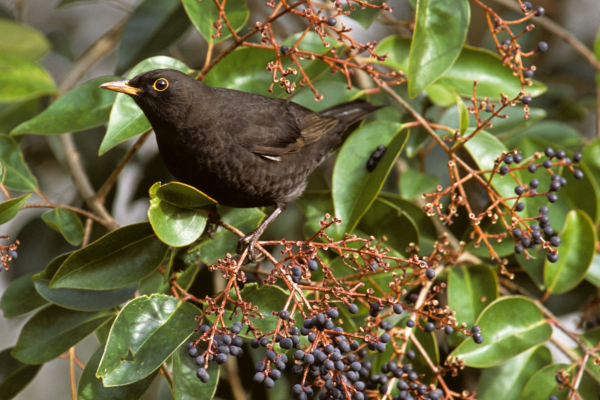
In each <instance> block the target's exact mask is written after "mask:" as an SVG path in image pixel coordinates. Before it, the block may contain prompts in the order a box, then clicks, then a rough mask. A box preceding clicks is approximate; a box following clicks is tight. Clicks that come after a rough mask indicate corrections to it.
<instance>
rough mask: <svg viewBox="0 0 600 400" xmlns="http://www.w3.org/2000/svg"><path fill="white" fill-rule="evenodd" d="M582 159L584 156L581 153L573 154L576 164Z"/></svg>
mask: <svg viewBox="0 0 600 400" xmlns="http://www.w3.org/2000/svg"><path fill="white" fill-rule="evenodd" d="M582 158H583V156H582V155H581V153H575V154H573V161H574V162H576V163H578V162H580V161H581V159H582Z"/></svg>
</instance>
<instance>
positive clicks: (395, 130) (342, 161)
mask: <svg viewBox="0 0 600 400" xmlns="http://www.w3.org/2000/svg"><path fill="white" fill-rule="evenodd" d="M407 138H408V131H401V130H400V124H398V123H394V122H389V121H377V122H371V123H369V124H365V125H363V126H362V127H360V128H359V129H357V130H356V131H354V132H353V133H352V134H351V135H350V137H349V138H348V139H347V140H346V141H345V142H344V144H343V146H342V148H341V150H340V153H339V155H338V157H337V159H336V162H335V166H334V169H333V177H332V184H331V186H332V189H333V205H334V208H335V216H336V217H338V218H340V219H341V220H342V223H341V224H340V225H337V226H336V229H337V232H338V233H337V237H338V238H339V237H343V235H344V233H345V232H351V231H352V230H353V229H354V227H355V226H356V224H357V223H358V221H359V220H360V219H361V217H362V216H363V214H364V213H365V212H366V211H367V209H368V208H369V206H370V205H371V204H372V203H373V201H374V200H375V198H376V197H377V194H378V193H379V191H380V190H381V187H382V186H383V183H384V181H385V179H386V178H387V176H388V174H389V172H390V170H391V168H392V165H393V163H394V161H395V160H396V158H397V157H398V155H399V154H400V152H401V151H402V148H403V147H404V144H405V143H406V139H407ZM381 144H383V145H385V146H386V147H387V150H386V152H385V154H384V155H383V157H382V159H381V160H379V163H378V164H377V166H376V167H375V170H374V171H373V172H369V171H367V168H366V164H367V161H368V160H369V158H370V157H371V153H373V151H374V150H375V149H376V148H377V146H378V145H381Z"/></svg>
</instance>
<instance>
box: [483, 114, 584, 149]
mask: <svg viewBox="0 0 600 400" xmlns="http://www.w3.org/2000/svg"><path fill="white" fill-rule="evenodd" d="M494 125H496V123H494ZM505 144H506V146H507V147H508V148H510V149H515V148H518V149H519V150H520V151H521V152H523V154H526V155H533V153H534V152H536V151H540V150H541V149H543V148H545V147H553V148H556V149H558V148H562V149H564V150H575V149H579V148H580V147H581V146H583V137H582V136H581V134H580V133H579V131H577V129H575V128H573V127H572V126H569V125H567V124H565V123H564V122H560V121H540V122H538V123H536V124H532V125H531V126H529V127H528V128H527V129H521V130H519V132H518V133H517V134H515V135H513V136H511V137H510V138H509V139H507V140H506V141H505Z"/></svg>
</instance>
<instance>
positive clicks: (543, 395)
mask: <svg viewBox="0 0 600 400" xmlns="http://www.w3.org/2000/svg"><path fill="white" fill-rule="evenodd" d="M568 368H569V364H551V365H547V366H545V367H544V368H542V369H540V370H539V371H537V373H536V374H535V375H533V377H531V379H529V381H528V382H527V385H525V388H524V389H523V392H522V393H521V397H520V399H521V400H547V399H549V398H550V396H556V397H557V398H558V399H559V400H566V399H567V397H568V394H569V391H568V390H566V389H563V390H559V389H558V385H557V384H556V372H557V371H559V370H561V369H563V370H567V369H568ZM584 375H585V374H584Z"/></svg>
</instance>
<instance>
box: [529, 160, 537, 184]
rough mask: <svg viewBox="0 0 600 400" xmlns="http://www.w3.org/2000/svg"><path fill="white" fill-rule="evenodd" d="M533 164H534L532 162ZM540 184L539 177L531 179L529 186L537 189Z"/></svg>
mask: <svg viewBox="0 0 600 400" xmlns="http://www.w3.org/2000/svg"><path fill="white" fill-rule="evenodd" d="M531 165H533V164H531ZM538 186H540V181H539V180H537V179H532V180H530V181H529V187H531V188H533V189H537V187H538Z"/></svg>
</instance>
